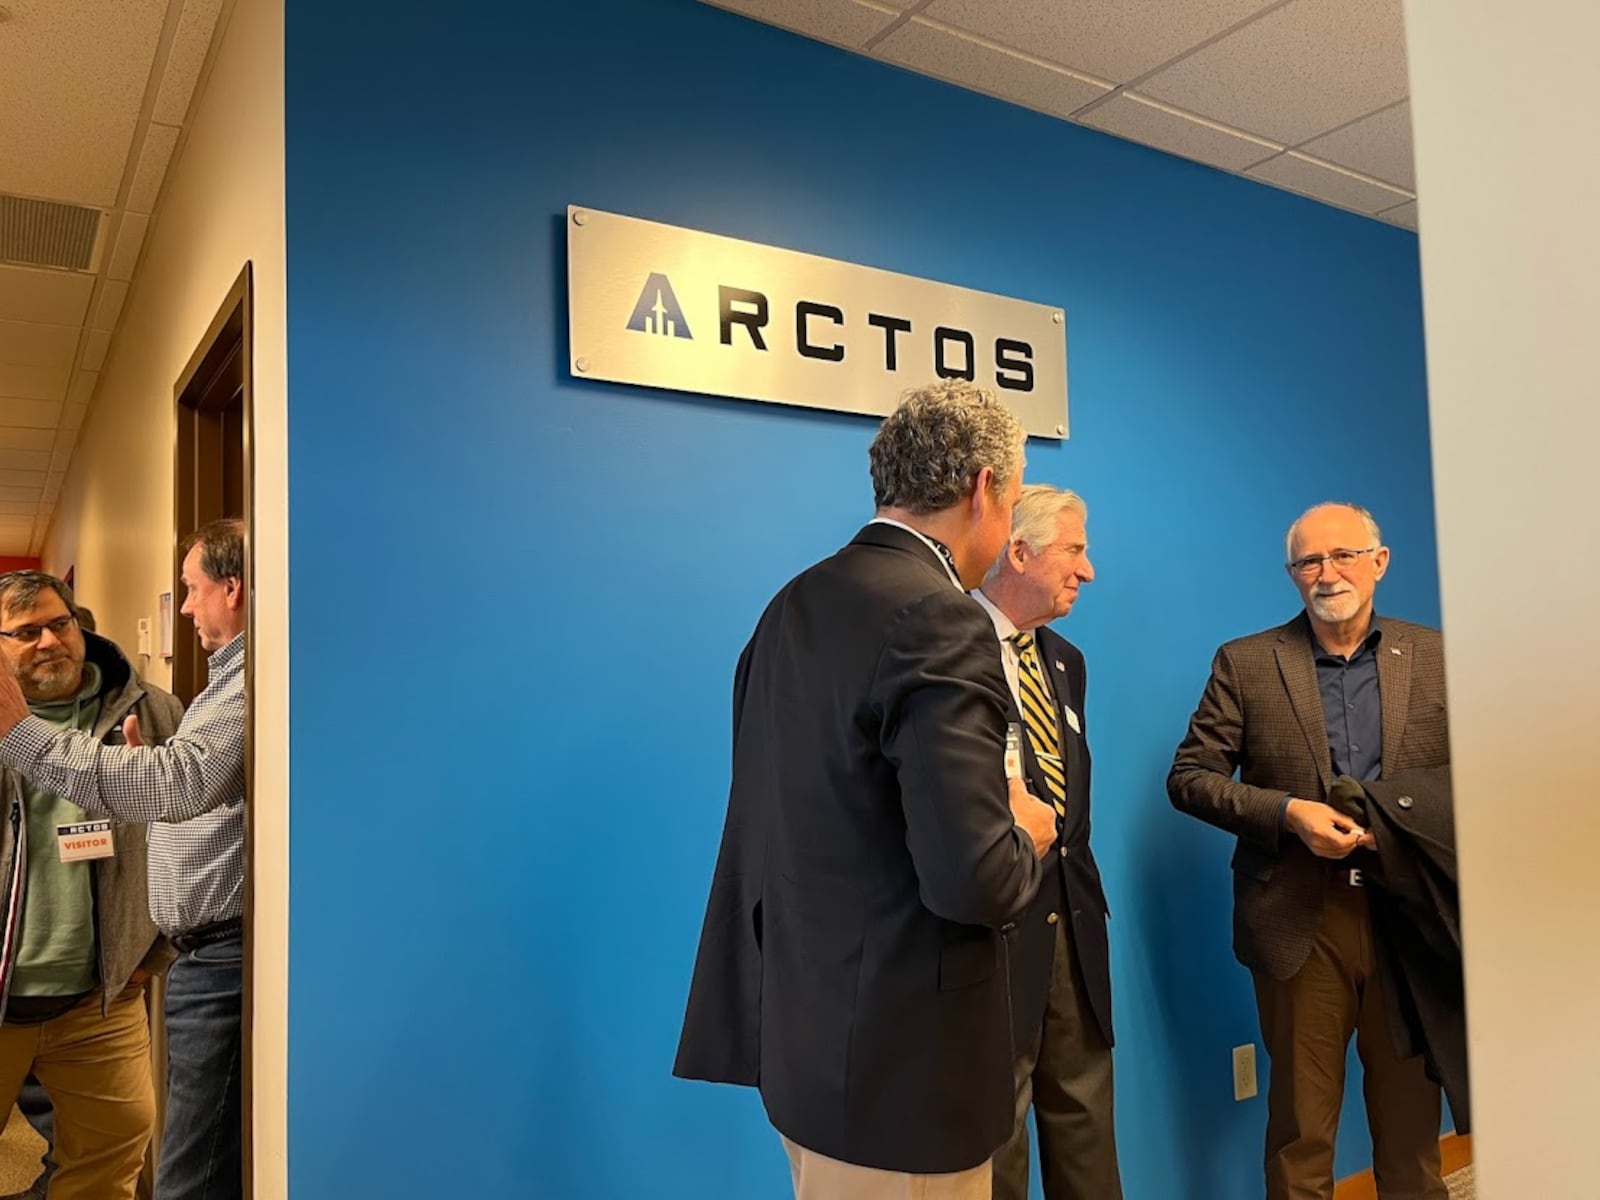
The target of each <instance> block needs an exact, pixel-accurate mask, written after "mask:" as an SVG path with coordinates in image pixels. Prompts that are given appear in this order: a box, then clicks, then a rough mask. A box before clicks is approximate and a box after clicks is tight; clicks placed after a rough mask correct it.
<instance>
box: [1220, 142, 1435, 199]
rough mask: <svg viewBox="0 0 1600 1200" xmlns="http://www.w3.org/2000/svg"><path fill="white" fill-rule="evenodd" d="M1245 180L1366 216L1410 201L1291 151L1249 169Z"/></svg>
mask: <svg viewBox="0 0 1600 1200" xmlns="http://www.w3.org/2000/svg"><path fill="white" fill-rule="evenodd" d="M1248 176H1249V178H1251V179H1263V180H1266V181H1267V182H1268V183H1275V184H1277V185H1278V186H1279V187H1284V188H1288V189H1289V190H1290V191H1291V192H1299V193H1300V194H1301V195H1302V196H1310V197H1312V198H1313V199H1316V200H1325V201H1327V202H1328V203H1329V204H1337V205H1338V206H1339V207H1340V208H1353V209H1355V210H1356V211H1357V212H1363V213H1367V214H1369V215H1370V214H1372V213H1376V212H1378V211H1379V210H1380V209H1385V208H1393V207H1394V206H1395V205H1396V204H1401V203H1403V202H1404V201H1406V200H1409V199H1410V198H1411V197H1410V194H1409V193H1407V192H1402V191H1400V190H1399V189H1398V188H1391V187H1385V186H1384V185H1383V184H1381V183H1379V182H1377V181H1376V180H1372V179H1366V178H1363V177H1362V176H1359V175H1353V174H1351V173H1350V172H1349V171H1346V170H1344V169H1342V168H1340V167H1336V166H1334V165H1333V164H1332V163H1324V162H1319V161H1317V160H1316V159H1314V158H1310V157H1308V156H1306V155H1304V154H1298V153H1295V152H1293V151H1291V152H1290V153H1288V154H1284V155H1280V156H1279V157H1277V158H1274V159H1271V160H1269V161H1268V162H1264V163H1262V164H1261V165H1260V166H1258V167H1252V168H1251V169H1250V171H1249V172H1248Z"/></svg>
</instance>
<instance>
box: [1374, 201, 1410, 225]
mask: <svg viewBox="0 0 1600 1200" xmlns="http://www.w3.org/2000/svg"><path fill="white" fill-rule="evenodd" d="M1378 220H1380V221H1387V222H1389V224H1391V225H1403V226H1404V227H1405V228H1407V229H1415V228H1416V227H1417V202H1416V201H1415V200H1408V201H1406V202H1405V203H1404V204H1401V205H1397V206H1396V207H1394V208H1388V209H1385V210H1384V211H1383V212H1380V213H1379V214H1378Z"/></svg>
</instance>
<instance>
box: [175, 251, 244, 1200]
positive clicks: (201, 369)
mask: <svg viewBox="0 0 1600 1200" xmlns="http://www.w3.org/2000/svg"><path fill="white" fill-rule="evenodd" d="M235 323H238V324H239V325H240V335H241V336H240V355H241V356H242V358H243V360H244V383H243V391H242V395H241V412H240V420H241V424H242V431H241V432H242V437H243V441H244V475H243V479H242V481H241V484H242V487H241V492H242V494H243V508H242V511H241V512H240V513H239V514H238V515H239V516H240V517H241V518H242V519H243V521H244V528H245V535H244V573H245V579H244V586H245V603H246V606H247V608H246V618H247V625H246V629H245V648H246V653H245V669H244V696H245V735H244V780H245V784H244V786H245V805H244V814H245V817H244V819H245V828H244V872H245V876H244V922H243V923H244V971H243V977H244V981H243V994H242V995H241V997H240V1009H239V1024H240V1029H239V1054H240V1081H239V1115H240V1120H241V1123H242V1125H243V1128H242V1129H241V1131H240V1140H239V1157H240V1168H241V1170H242V1171H243V1174H244V1179H243V1181H242V1186H243V1189H244V1190H243V1192H242V1193H241V1194H242V1195H243V1197H244V1200H250V1197H251V1194H252V1191H253V1180H254V1171H253V1165H254V1158H255V1120H254V1116H255V1113H254V1108H255V1105H254V1097H253V1094H252V1092H253V1085H254V1050H253V1043H254V1038H253V1037H252V1036H251V1025H252V1017H253V1009H254V1002H253V997H254V994H255V987H254V981H255V841H256V821H255V805H254V803H252V800H253V797H252V796H251V794H250V793H251V790H252V788H253V786H254V781H255V738H256V715H255V708H256V704H255V694H256V688H255V658H254V655H253V654H252V653H250V650H251V647H253V646H254V645H255V640H256V605H255V575H256V571H255V538H254V536H253V530H254V529H255V492H256V466H255V454H254V441H255V405H254V402H253V400H254V391H255V285H254V277H253V265H252V264H251V263H250V262H248V261H247V262H246V263H245V264H244V268H243V269H242V270H241V271H240V272H239V277H238V278H237V279H235V280H234V282H233V286H232V287H231V288H229V289H228V294H227V297H226V298H225V299H224V300H223V302H222V305H221V307H219V308H218V309H217V313H216V316H214V317H212V319H211V324H210V325H209V326H208V327H207V329H206V332H205V336H204V337H202V338H201V339H200V344H199V345H198V346H196V347H195V351H194V353H193V354H192V355H190V357H189V361H188V363H187V364H186V365H185V366H184V368H183V372H182V373H181V374H180V375H179V376H178V381H177V383H175V384H174V385H173V389H172V399H173V404H174V415H175V416H177V417H178V418H179V420H180V421H181V419H182V413H181V412H180V411H178V410H181V409H183V408H185V407H189V408H194V407H198V400H199V399H201V398H202V397H194V396H191V392H192V390H193V389H194V388H195V386H196V384H197V381H198V382H199V386H200V387H201V388H202V389H203V388H205V387H207V386H208V385H209V383H210V381H211V380H212V379H213V378H214V377H215V375H216V373H217V372H218V370H219V369H220V368H221V366H222V365H223V364H222V363H220V362H218V361H215V360H216V359H217V357H218V354H219V346H221V345H223V344H224V343H223V335H224V333H226V332H227V331H228V328H229V326H230V325H232V324H235ZM191 401H194V402H191ZM181 451H182V445H181V432H180V428H179V426H177V425H175V426H174V429H173V483H172V488H173V523H174V527H175V528H176V531H177V536H178V537H179V538H184V537H187V536H188V535H189V534H190V533H191V532H193V530H191V529H185V528H184V527H183V524H182V522H183V521H184V520H185V519H186V518H185V517H184V513H185V511H186V510H185V508H184V504H183V497H182V495H181V494H180V486H179V476H178V462H179V458H178V456H179V454H180V453H181ZM173 557H174V559H175V560H176V561H175V563H174V566H173V579H174V590H173V596H174V603H175V604H176V603H177V599H176V598H177V597H178V596H180V595H181V594H182V584H181V582H179V581H178V575H179V573H180V572H181V571H182V569H183V562H182V556H181V555H178V554H176V553H174V556H173ZM177 638H178V635H177V633H176V632H174V634H173V641H174V643H176V642H177Z"/></svg>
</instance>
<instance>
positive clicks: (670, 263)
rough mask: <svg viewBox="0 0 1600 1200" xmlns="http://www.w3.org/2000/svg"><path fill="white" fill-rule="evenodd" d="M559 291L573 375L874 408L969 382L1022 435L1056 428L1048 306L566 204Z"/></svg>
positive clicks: (1060, 337) (1054, 336)
mask: <svg viewBox="0 0 1600 1200" xmlns="http://www.w3.org/2000/svg"><path fill="white" fill-rule="evenodd" d="M567 300H568V319H569V322H570V329H569V331H570V335H571V337H570V341H571V347H572V372H573V374H574V375H576V376H577V377H579V378H580V379H606V380H611V381H613V382H616V383H631V384H638V385H640V386H643V387H655V388H667V389H669V390H672V391H680V392H699V393H703V394H706V395H712V396H732V397H735V398H737V399H743V400H760V401H763V402H766V403H772V404H792V405H797V406H799V407H802V408H826V409H832V410H834V411H836V412H853V413H869V414H874V415H878V416H883V415H885V414H887V413H889V412H890V411H892V410H893V408H894V406H895V405H896V404H897V403H898V402H899V398H900V394H901V393H902V392H904V391H905V390H906V389H907V388H912V387H921V386H923V385H925V384H927V383H930V382H932V381H934V380H936V379H941V378H959V379H970V380H972V381H973V382H975V383H977V384H979V385H980V386H982V387H986V388H989V389H990V390H991V391H993V392H994V393H995V395H996V396H997V397H999V399H1000V400H1001V401H1002V402H1003V403H1004V404H1005V405H1006V406H1007V407H1009V408H1010V409H1011V411H1012V412H1014V413H1015V414H1016V415H1017V418H1018V420H1020V421H1021V422H1022V424H1023V427H1024V428H1026V429H1027V431H1028V432H1029V433H1030V434H1032V435H1034V436H1036V437H1045V438H1064V437H1066V436H1067V333H1066V319H1065V316H1064V314H1063V313H1062V311H1061V310H1060V309H1059V308H1053V307H1051V306H1050V305H1048V304H1032V303H1029V302H1028V301H1025V300H1012V299H1009V298H1007V297H1005V296H995V295H991V294H990V293H988V292H975V291H973V290H971V289H970V288H963V287H954V286H952V285H950V284H947V283H936V282H934V281H932V280H928V279H917V278H914V277H913V276H910V275H897V274H895V273H894V272H893V271H880V270H878V269H877V268H875V267H863V266H858V265H856V264H854V263H846V262H839V261H837V260H835V259H831V258H819V257H817V256H816V255H814V254H801V253H798V252H796V251H793V250H780V249H778V248H777V247H774V246H763V245H760V244H758V243H755V242H741V241H738V240H736V239H734V238H727V237H720V236H718V235H717V234H712V233H700V232H698V231H696V230H693V229H680V228H677V227H676V226H672V225H660V224H657V223H656V222H654V221H642V220H639V219H638V218H636V217H624V216H619V215H617V214H615V213H607V212H598V211H596V210H595V209H592V208H575V207H571V208H568V209H567Z"/></svg>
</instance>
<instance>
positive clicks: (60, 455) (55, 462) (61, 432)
mask: <svg viewBox="0 0 1600 1200" xmlns="http://www.w3.org/2000/svg"><path fill="white" fill-rule="evenodd" d="M55 432H56V434H57V435H58V436H56V438H55V441H56V448H55V449H54V450H52V451H51V452H50V470H51V472H53V473H57V474H52V476H51V480H52V482H54V483H56V484H58V485H59V483H60V478H59V477H58V476H64V475H65V474H66V470H67V466H68V464H69V463H71V462H72V444H73V442H74V441H76V440H77V437H78V431H77V430H75V429H68V428H67V427H66V426H64V425H63V426H62V427H61V428H60V429H58V430H56V431H55ZM49 488H50V484H49V483H47V484H46V485H45V489H46V490H47V491H48V490H49Z"/></svg>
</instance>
